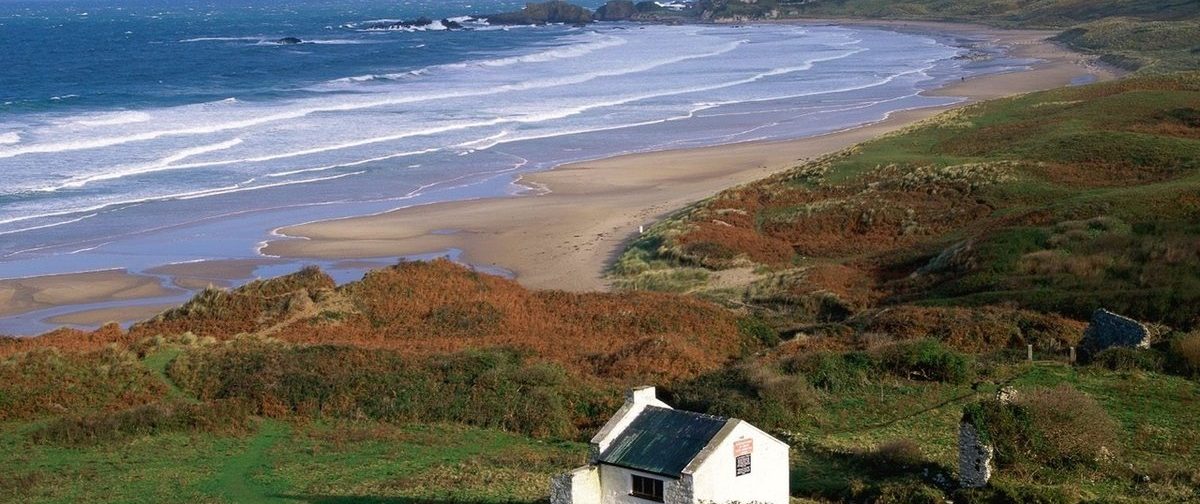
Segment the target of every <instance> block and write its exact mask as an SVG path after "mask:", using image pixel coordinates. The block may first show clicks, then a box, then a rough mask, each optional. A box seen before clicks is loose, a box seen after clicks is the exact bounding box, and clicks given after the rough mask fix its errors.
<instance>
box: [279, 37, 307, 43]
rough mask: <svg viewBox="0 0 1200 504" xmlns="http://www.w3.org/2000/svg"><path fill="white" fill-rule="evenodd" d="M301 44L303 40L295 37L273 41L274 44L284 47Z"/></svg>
mask: <svg viewBox="0 0 1200 504" xmlns="http://www.w3.org/2000/svg"><path fill="white" fill-rule="evenodd" d="M303 42H304V41H303V40H300V39H298V38H296V37H283V38H281V39H279V40H276V41H275V43H276V44H284V45H294V44H301V43H303Z"/></svg>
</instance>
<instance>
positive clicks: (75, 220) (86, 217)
mask: <svg viewBox="0 0 1200 504" xmlns="http://www.w3.org/2000/svg"><path fill="white" fill-rule="evenodd" d="M71 213H78V212H71ZM97 215H99V214H95V213H93V214H88V215H84V216H82V217H76V218H74V219H69V220H65V221H60V222H53V223H50V224H42V225H39V226H29V227H25V228H20V229H12V230H9V231H0V236H3V235H10V234H17V233H24V232H26V231H35V230H38V229H48V228H53V227H59V226H65V225H67V224H74V223H76V222H79V221H82V220H87V219H90V218H92V217H95V216H97ZM0 223H2V222H0Z"/></svg>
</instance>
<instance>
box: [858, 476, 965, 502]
mask: <svg viewBox="0 0 1200 504" xmlns="http://www.w3.org/2000/svg"><path fill="white" fill-rule="evenodd" d="M850 493H851V495H850V499H849V500H850V501H851V502H873V503H876V504H944V503H945V502H946V495H945V494H944V493H942V491H941V490H939V489H937V488H935V487H932V486H930V485H927V484H925V483H920V482H916V481H903V482H885V483H881V484H878V485H871V486H867V487H866V488H863V489H861V490H859V491H854V489H851V492H850Z"/></svg>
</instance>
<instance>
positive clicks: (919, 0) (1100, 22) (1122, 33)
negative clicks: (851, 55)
mask: <svg viewBox="0 0 1200 504" xmlns="http://www.w3.org/2000/svg"><path fill="white" fill-rule="evenodd" d="M698 10H700V11H704V12H706V13H707V15H708V16H711V17H712V18H715V19H719V20H720V19H725V20H732V19H739V20H741V19H763V18H804V19H813V18H816V19H820V18H854V19H874V20H888V21H897V20H901V21H903V20H908V21H953V22H964V23H980V24H987V25H992V26H999V27H1003V28H1026V29H1028V28H1043V29H1056V30H1065V32H1063V33H1062V34H1061V35H1060V36H1059V37H1057V38H1056V40H1059V41H1060V42H1063V43H1065V44H1066V45H1068V46H1070V47H1071V48H1073V49H1075V50H1078V51H1081V52H1086V53H1093V54H1097V55H1099V56H1100V57H1101V61H1103V62H1105V63H1108V64H1110V65H1113V66H1117V67H1121V68H1124V69H1127V70H1140V71H1144V72H1147V73H1150V72H1169V71H1178V70H1189V69H1195V68H1197V67H1198V66H1200V38H1198V37H1197V33H1198V30H1200V3H1197V2H1194V1H1190V0H1022V1H992V0H758V1H755V2H743V1H740V0H709V1H707V2H701V7H700V8H699V9H698Z"/></svg>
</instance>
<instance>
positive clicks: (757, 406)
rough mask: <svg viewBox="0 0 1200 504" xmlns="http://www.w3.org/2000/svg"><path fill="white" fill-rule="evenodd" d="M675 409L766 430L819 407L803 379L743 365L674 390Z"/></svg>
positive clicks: (816, 396) (814, 393) (792, 421)
mask: <svg viewBox="0 0 1200 504" xmlns="http://www.w3.org/2000/svg"><path fill="white" fill-rule="evenodd" d="M674 399H675V402H676V403H677V406H679V407H681V408H684V409H691V410H697V411H703V412H707V413H711V414H714V415H722V416H731V417H738V418H742V419H745V420H747V421H750V422H753V423H755V424H757V425H759V426H762V427H766V428H783V427H790V426H793V425H795V424H796V423H797V422H800V421H801V420H802V418H803V417H804V415H806V414H808V413H810V412H811V411H812V410H813V409H814V408H817V407H818V406H819V405H820V402H821V397H820V393H819V392H818V391H817V390H816V389H815V388H813V386H812V385H811V384H810V383H809V382H808V380H806V379H805V377H804V376H796V375H787V374H783V373H780V372H779V371H778V370H777V369H775V368H774V367H771V366H761V365H757V364H756V363H746V364H741V365H737V366H732V367H729V368H726V369H723V370H721V371H717V372H714V373H709V374H707V375H704V376H701V377H699V378H697V379H695V380H692V381H690V382H688V383H686V384H684V385H683V386H681V387H679V388H678V389H677V390H675V394H674Z"/></svg>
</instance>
